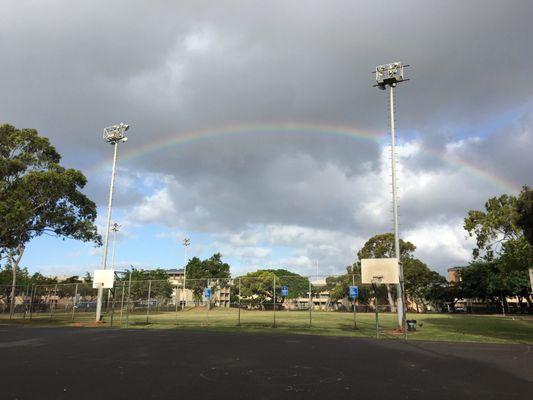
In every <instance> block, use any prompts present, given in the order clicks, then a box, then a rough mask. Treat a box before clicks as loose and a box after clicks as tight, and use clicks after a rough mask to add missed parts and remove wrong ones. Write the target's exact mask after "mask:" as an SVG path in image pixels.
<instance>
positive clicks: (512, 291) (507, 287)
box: [461, 260, 530, 312]
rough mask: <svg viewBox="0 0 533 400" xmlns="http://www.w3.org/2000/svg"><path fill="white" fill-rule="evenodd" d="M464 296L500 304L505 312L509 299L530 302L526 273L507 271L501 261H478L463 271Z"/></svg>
mask: <svg viewBox="0 0 533 400" xmlns="http://www.w3.org/2000/svg"><path fill="white" fill-rule="evenodd" d="M461 281H462V287H463V292H464V296H465V297H466V298H476V299H480V300H485V301H487V302H489V303H498V304H500V305H501V308H502V311H503V312H504V311H505V308H506V305H507V300H506V299H507V297H509V296H520V297H522V298H526V300H527V301H528V302H530V300H529V282H528V276H527V273H526V271H507V270H506V269H505V267H504V266H503V265H502V264H501V263H500V262H499V261H494V260H493V261H476V262H473V263H471V264H470V265H469V266H468V267H466V268H463V269H462V270H461Z"/></svg>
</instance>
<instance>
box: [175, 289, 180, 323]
mask: <svg viewBox="0 0 533 400" xmlns="http://www.w3.org/2000/svg"><path fill="white" fill-rule="evenodd" d="M179 297H180V298H181V290H180V296H179ZM175 303H176V311H175V313H176V325H178V283H176V300H175Z"/></svg>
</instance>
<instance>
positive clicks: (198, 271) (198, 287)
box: [186, 253, 230, 300]
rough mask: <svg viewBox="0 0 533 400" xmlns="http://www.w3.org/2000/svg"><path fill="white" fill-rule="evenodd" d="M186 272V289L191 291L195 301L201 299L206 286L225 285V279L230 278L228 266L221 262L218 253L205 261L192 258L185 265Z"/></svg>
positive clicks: (220, 255) (220, 256)
mask: <svg viewBox="0 0 533 400" xmlns="http://www.w3.org/2000/svg"><path fill="white" fill-rule="evenodd" d="M186 270H187V272H186V278H187V282H186V285H187V289H191V290H192V291H193V294H194V297H195V299H196V300H200V299H201V298H202V295H203V291H204V289H205V288H206V287H207V286H208V284H209V286H210V287H220V286H223V285H225V284H227V279H226V278H229V277H230V266H229V264H227V263H225V262H223V261H222V254H220V253H216V254H213V255H212V256H211V257H209V258H207V259H205V260H200V259H199V258H198V257H193V258H192V259H190V260H189V262H188V263H187V267H186ZM213 278H222V279H213Z"/></svg>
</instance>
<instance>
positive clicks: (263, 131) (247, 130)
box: [86, 123, 521, 194]
mask: <svg viewBox="0 0 533 400" xmlns="http://www.w3.org/2000/svg"><path fill="white" fill-rule="evenodd" d="M273 132H275V133H283V134H310V135H328V136H337V137H348V138H353V139H356V140H369V141H374V142H376V143H378V144H383V143H386V140H387V139H388V136H386V135H384V134H383V132H372V131H369V130H361V129H356V128H354V127H350V126H342V125H318V124H313V125H309V124H300V123H282V124H273V125H231V126H226V127H224V128H218V129H208V130H199V131H192V132H182V133H174V134H171V135H166V136H163V137H160V138H158V139H156V140H152V141H150V142H149V143H147V144H145V145H143V146H139V147H136V148H134V149H131V150H129V149H127V147H128V146H124V147H122V149H121V151H120V153H121V154H120V160H121V162H123V161H126V162H127V161H130V160H133V159H136V158H139V157H142V156H144V155H146V154H150V153H154V152H156V151H157V150H161V149H165V148H169V147H172V146H179V145H185V144H188V143H193V142H197V141H201V140H206V139H210V138H220V137H236V136H239V135H246V136H247V137H250V136H252V135H255V136H257V135H267V134H269V133H273ZM420 151H421V152H423V153H425V154H428V155H430V156H431V157H435V158H437V159H439V160H442V161H443V162H444V163H446V164H448V165H451V166H452V167H454V168H457V169H460V170H462V171H464V172H465V173H467V174H469V175H471V176H474V177H476V178H479V179H482V180H484V181H486V182H489V183H490V184H492V185H494V186H495V187H497V188H499V189H500V190H502V191H503V192H506V193H509V192H510V193H509V194H516V193H518V192H519V191H520V189H521V186H520V185H519V184H517V183H516V182H513V181H511V180H509V179H506V178H503V177H501V176H498V175H496V174H493V173H489V172H488V171H486V170H485V169H483V167H481V166H478V165H476V164H474V163H472V162H470V161H467V160H464V159H461V158H459V157H457V156H455V155H453V154H450V153H448V152H443V151H442V150H436V149H432V148H429V147H426V146H424V147H422V148H421V149H420ZM109 165H110V163H109V161H108V160H106V161H105V162H100V163H97V164H96V165H95V166H93V167H92V168H90V169H88V170H87V171H86V172H88V173H89V174H91V173H95V172H101V171H103V170H106V169H108V168H109Z"/></svg>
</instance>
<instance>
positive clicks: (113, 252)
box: [111, 222, 120, 270]
mask: <svg viewBox="0 0 533 400" xmlns="http://www.w3.org/2000/svg"><path fill="white" fill-rule="evenodd" d="M111 230H112V231H113V251H112V253H111V269H113V270H114V269H115V245H116V242H117V233H118V231H119V230H120V225H119V224H117V223H116V222H115V223H114V224H113V225H112V226H111Z"/></svg>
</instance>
